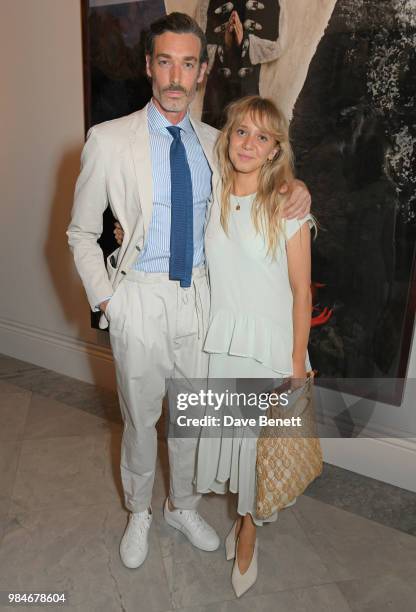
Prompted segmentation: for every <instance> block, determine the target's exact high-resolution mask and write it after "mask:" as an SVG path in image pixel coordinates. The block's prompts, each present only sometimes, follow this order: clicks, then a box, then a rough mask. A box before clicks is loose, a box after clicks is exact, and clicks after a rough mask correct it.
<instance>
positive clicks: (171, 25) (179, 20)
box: [145, 12, 208, 64]
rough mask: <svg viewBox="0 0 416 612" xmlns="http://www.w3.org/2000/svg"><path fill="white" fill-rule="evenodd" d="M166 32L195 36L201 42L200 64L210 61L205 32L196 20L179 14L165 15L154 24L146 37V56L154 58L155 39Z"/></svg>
mask: <svg viewBox="0 0 416 612" xmlns="http://www.w3.org/2000/svg"><path fill="white" fill-rule="evenodd" d="M165 32H173V33H174V34H195V36H197V37H198V38H199V40H200V41H201V52H200V54H199V63H200V64H202V63H204V62H207V61H208V52H207V39H206V37H205V34H204V32H203V31H202V30H201V28H200V27H199V25H198V24H197V22H196V21H195V19H192V17H190V16H189V15H186V14H185V13H178V12H175V13H169V15H165V16H164V17H161V18H160V19H158V20H157V21H154V22H153V23H152V25H151V26H150V28H149V30H148V32H147V35H146V43H145V50H146V55H150V56H153V50H154V46H155V38H156V36H160V35H161V34H164V33H165Z"/></svg>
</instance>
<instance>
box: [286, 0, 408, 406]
mask: <svg viewBox="0 0 416 612" xmlns="http://www.w3.org/2000/svg"><path fill="white" fill-rule="evenodd" d="M415 22H416V14H415V12H414V2H412V1H411V0H338V2H337V3H336V6H335V9H334V12H333V14H332V16H331V19H330V22H329V25H328V28H327V30H326V33H325V35H324V37H323V38H322V40H321V41H320V43H319V45H318V48H317V50H316V53H315V55H314V57H313V59H312V61H311V64H310V66H309V70H308V75H307V78H306V81H305V84H304V86H303V88H302V91H301V93H300V96H299V98H298V100H297V102H296V105H295V108H294V113H293V115H294V117H293V120H292V124H291V135H292V141H293V145H294V149H295V154H296V160H297V169H298V174H299V175H300V177H301V178H303V179H304V180H305V182H306V183H307V184H308V186H309V188H310V190H311V192H312V195H313V208H314V212H315V214H316V216H317V217H318V220H319V222H320V223H321V225H322V230H321V231H320V232H319V236H318V240H317V241H316V243H315V244H314V247H313V278H314V280H315V281H318V282H319V283H320V284H322V285H323V286H322V287H320V288H319V289H317V291H316V295H315V301H316V302H317V303H319V306H320V307H322V306H327V307H328V308H332V310H333V312H332V317H331V318H330V319H329V321H328V322H327V323H326V324H325V325H323V326H317V327H314V328H313V329H312V331H311V338H310V348H309V350H310V356H311V361H312V363H313V364H314V367H316V368H317V369H318V371H319V372H320V374H321V376H323V377H338V378H354V379H357V378H366V379H367V378H368V379H370V378H374V379H382V378H390V379H392V381H395V383H394V385H393V387H392V389H391V397H390V398H388V399H389V400H390V401H393V402H394V403H400V399H401V390H402V388H401V387H402V386H401V385H400V379H402V378H404V377H405V376H406V369H407V365H408V358H409V350H410V342H411V334H412V329H413V322H414V309H415V297H416V296H415V238H416V192H415V182H416V177H415V168H416V160H415V139H416V121H415V120H416V115H415V92H416V78H415V59H416V58H415V42H416V35H415ZM381 399H383V398H381ZM386 399H387V398H386Z"/></svg>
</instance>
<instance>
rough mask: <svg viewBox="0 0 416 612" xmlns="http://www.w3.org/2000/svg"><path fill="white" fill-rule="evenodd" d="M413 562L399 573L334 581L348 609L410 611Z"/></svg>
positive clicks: (415, 597) (415, 604)
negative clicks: (348, 606)
mask: <svg viewBox="0 0 416 612" xmlns="http://www.w3.org/2000/svg"><path fill="white" fill-rule="evenodd" d="M415 585H416V564H415V565H414V567H413V568H407V569H404V570H402V571H401V572H400V574H395V575H393V574H387V575H383V576H375V577H370V578H364V579H362V580H351V581H345V582H338V583H337V586H338V588H339V589H340V591H341V593H342V594H343V596H344V597H345V599H346V600H347V601H348V603H349V605H350V608H351V610H352V612H397V611H398V610H400V612H414V611H415V610H416V588H415Z"/></svg>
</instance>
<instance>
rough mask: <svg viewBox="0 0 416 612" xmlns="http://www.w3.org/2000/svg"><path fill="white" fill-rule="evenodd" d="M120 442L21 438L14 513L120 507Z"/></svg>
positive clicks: (108, 438) (96, 438)
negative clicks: (104, 505)
mask: <svg viewBox="0 0 416 612" xmlns="http://www.w3.org/2000/svg"><path fill="white" fill-rule="evenodd" d="M119 453H120V439H119V437H118V436H116V435H114V433H112V434H102V435H99V436H98V435H94V436H91V435H89V436H83V437H80V436H72V437H56V438H46V439H41V440H24V441H23V443H22V450H21V455H20V462H19V467H18V471H17V475H16V482H15V486H14V489H13V494H12V507H13V508H14V510H15V511H16V510H27V511H28V510H40V509H41V508H47V507H49V506H51V507H55V508H66V507H78V506H85V505H90V504H97V503H105V502H112V501H114V500H115V499H119V500H120V503H121V495H122V494H121V484H120V475H119V474H120V470H119Z"/></svg>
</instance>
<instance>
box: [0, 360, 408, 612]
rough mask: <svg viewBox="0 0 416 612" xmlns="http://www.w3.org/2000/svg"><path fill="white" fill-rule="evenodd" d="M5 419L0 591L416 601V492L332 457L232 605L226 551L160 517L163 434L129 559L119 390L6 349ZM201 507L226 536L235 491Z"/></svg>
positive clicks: (297, 606)
mask: <svg viewBox="0 0 416 612" xmlns="http://www.w3.org/2000/svg"><path fill="white" fill-rule="evenodd" d="M0 415H1V427H0V479H1V483H0V592H3V593H4V592H9V591H26V592H44V591H46V592H65V593H66V594H67V597H68V601H67V604H66V605H65V606H64V607H63V609H71V610H78V611H80V612H90V611H91V612H92V611H95V610H97V611H100V612H113V611H118V610H120V611H126V612H130V611H131V612H133V611H135V612H136V611H139V612H171V611H173V610H175V611H184V612H185V611H187V612H234V611H241V612H244V611H248V610H250V611H253V612H254V611H261V612H269V611H270V612H335V610H336V611H337V612H351V611H353V612H387V611H389V612H398V611H400V612H414V611H415V610H416V586H415V585H416V538H415V535H416V494H414V493H410V492H408V491H403V490H401V489H398V488H396V487H392V486H390V485H386V484H384V483H380V482H378V481H374V480H371V479H369V478H364V477H362V476H358V475H356V474H352V473H351V472H348V471H346V470H341V469H339V468H336V467H334V466H329V465H326V466H325V469H324V473H323V475H322V477H321V478H320V479H319V480H318V481H316V483H314V485H312V486H311V487H310V488H309V489H308V491H307V494H305V495H303V496H302V497H301V498H300V499H299V500H298V502H297V503H296V505H295V506H293V507H291V508H288V509H286V510H284V511H282V512H281V513H280V515H279V518H278V521H277V523H275V524H273V525H269V526H265V527H263V528H262V529H261V530H260V533H259V543H260V557H259V564H260V575H259V579H258V581H257V583H256V585H255V587H254V588H252V589H251V590H250V591H249V592H248V593H247V594H246V595H245V596H244V597H243V598H242V599H241V600H236V598H235V597H234V593H233V590H232V588H231V584H230V574H231V563H227V561H226V560H225V557H224V550H223V548H222V547H221V548H220V549H219V550H218V551H216V552H213V553H203V552H202V551H199V550H197V549H195V548H193V547H192V546H191V544H190V543H189V542H188V541H187V540H186V539H185V538H184V537H183V536H182V535H181V534H180V533H178V532H176V531H175V530H173V529H172V528H170V527H169V526H168V525H167V524H166V523H165V522H164V520H163V517H162V511H161V508H162V504H163V501H164V498H165V495H166V486H167V456H166V444H165V442H164V440H163V437H162V436H161V439H160V440H159V446H160V448H159V451H160V452H159V460H158V465H157V477H156V482H155V490H154V500H153V511H154V522H153V525H152V527H151V534H150V545H151V546H150V553H149V556H148V558H147V560H146V562H145V564H144V565H143V566H142V567H141V568H139V569H138V570H128V569H126V568H124V566H123V565H122V563H121V561H120V558H119V553H118V546H119V540H120V537H121V534H122V532H123V530H124V527H125V525H126V520H127V513H126V511H125V510H124V508H123V504H122V492H121V485H120V477H119V467H118V465H119V451H120V438H121V422H120V417H119V413H118V407H117V401H116V398H115V396H114V394H112V393H110V392H108V391H103V390H99V389H96V388H95V387H93V386H92V385H88V384H86V383H82V382H80V381H77V380H73V379H70V378H68V377H65V376H61V375H59V374H56V373H54V372H50V371H48V370H45V369H42V368H38V367H37V366H33V365H32V364H28V363H24V362H21V361H18V360H15V359H11V358H9V357H6V356H0ZM200 509H201V513H202V514H203V515H204V516H205V517H207V518H208V517H209V519H210V522H211V523H212V524H213V526H215V528H216V529H217V531H218V532H219V534H220V536H221V537H222V538H223V537H224V536H225V534H226V533H227V531H228V530H229V528H230V526H231V523H232V516H233V499H232V498H231V497H219V496H217V497H216V496H205V497H204V499H203V500H202V502H201V507H200ZM3 597H4V596H3ZM0 607H1V605H0ZM3 607H4V608H5V609H6V606H3ZM33 607H36V608H37V606H33ZM61 608H62V606H57V605H50V606H48V609H50V610H59V609H61Z"/></svg>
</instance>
